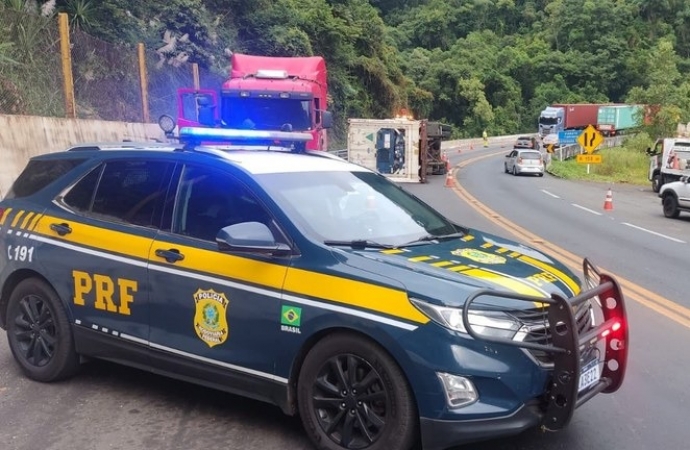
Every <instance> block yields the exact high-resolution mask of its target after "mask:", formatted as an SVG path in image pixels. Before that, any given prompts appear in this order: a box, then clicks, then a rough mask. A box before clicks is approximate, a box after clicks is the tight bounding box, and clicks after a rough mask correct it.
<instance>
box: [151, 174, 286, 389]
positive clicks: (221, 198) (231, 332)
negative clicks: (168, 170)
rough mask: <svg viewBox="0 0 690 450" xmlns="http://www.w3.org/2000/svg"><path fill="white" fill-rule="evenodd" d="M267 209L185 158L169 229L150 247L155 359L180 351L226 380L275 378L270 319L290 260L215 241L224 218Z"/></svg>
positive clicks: (237, 219) (232, 182)
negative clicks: (229, 248) (229, 249)
mask: <svg viewBox="0 0 690 450" xmlns="http://www.w3.org/2000/svg"><path fill="white" fill-rule="evenodd" d="M269 217H270V216H269V214H268V213H267V211H266V210H265V208H263V206H262V205H261V204H260V203H259V202H258V201H257V199H256V196H254V195H253V194H252V192H250V190H249V189H248V188H247V187H246V186H245V185H243V184H242V183H240V182H238V181H237V180H236V179H235V178H234V177H232V176H231V175H230V174H228V173H226V172H220V171H216V170H214V169H206V168H204V167H201V166H189V165H188V166H185V168H184V169H183V171H182V174H181V177H180V182H179V187H178V189H177V195H176V200H175V204H174V217H172V221H171V222H172V223H171V226H170V229H169V230H165V229H164V230H161V232H160V234H159V235H158V236H157V238H156V239H155V241H154V243H153V246H152V247H151V251H150V265H149V276H150V280H151V288H152V297H151V346H152V348H153V350H154V353H153V355H154V364H155V363H156V357H157V358H158V362H159V363H160V364H165V362H163V361H168V360H169V359H170V358H179V359H180V360H186V361H187V364H185V366H187V367H189V370H197V369H199V368H204V369H205V370H204V371H202V372H204V373H206V375H207V376H211V375H210V373H211V372H214V371H220V373H222V374H227V375H228V380H226V382H227V381H230V380H231V379H233V378H235V377H236V376H239V377H242V376H243V375H249V374H251V376H258V377H262V378H268V379H270V378H272V374H273V371H274V368H273V365H274V358H275V355H274V353H275V352H276V351H277V349H276V347H277V346H276V342H275V333H271V332H268V330H267V328H269V329H270V327H269V326H267V323H268V322H270V319H271V318H272V314H273V312H274V311H275V310H276V308H278V306H277V305H278V302H279V293H280V289H281V288H282V284H283V280H284V279H285V273H286V270H287V266H286V265H280V264H277V263H274V262H271V261H269V259H268V258H267V257H262V256H256V255H242V254H230V253H224V252H221V251H219V249H218V244H217V243H216V241H215V238H216V235H217V233H218V231H220V229H221V228H223V227H225V226H228V225H232V224H235V223H241V222H247V221H259V222H264V223H266V222H269V221H270V219H269ZM180 366H181V365H180V364H176V365H175V371H176V372H177V373H180V370H181V369H180ZM171 367H172V366H171ZM228 369H230V370H228ZM204 373H198V372H195V373H194V375H195V376H204ZM212 380H213V381H214V382H220V380H219V379H218V377H214V378H212Z"/></svg>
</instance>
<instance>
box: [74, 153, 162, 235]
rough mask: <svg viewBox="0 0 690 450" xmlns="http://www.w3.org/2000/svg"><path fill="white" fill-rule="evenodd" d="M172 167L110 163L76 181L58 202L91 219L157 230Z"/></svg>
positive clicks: (154, 164) (142, 161) (141, 163)
mask: <svg viewBox="0 0 690 450" xmlns="http://www.w3.org/2000/svg"><path fill="white" fill-rule="evenodd" d="M173 166H174V164H173V163H170V162H165V161H146V160H139V161H112V162H108V163H106V164H104V165H101V166H99V167H97V168H96V169H94V170H92V171H91V172H89V173H88V174H87V175H86V176H84V177H83V178H82V179H81V180H79V181H78V182H77V183H76V184H75V185H74V186H73V187H72V188H71V189H70V190H69V192H68V193H67V194H66V195H65V196H64V198H63V200H62V202H63V203H64V204H65V205H67V206H69V207H70V208H71V209H73V210H75V211H77V212H79V213H82V214H84V215H87V216H90V217H92V218H95V219H100V220H107V221H115V222H124V223H129V224H132V225H140V226H146V227H151V226H153V227H157V226H158V225H159V223H160V215H161V211H162V205H163V201H164V199H165V195H166V193H167V190H168V185H169V182H170V174H171V172H172V169H173Z"/></svg>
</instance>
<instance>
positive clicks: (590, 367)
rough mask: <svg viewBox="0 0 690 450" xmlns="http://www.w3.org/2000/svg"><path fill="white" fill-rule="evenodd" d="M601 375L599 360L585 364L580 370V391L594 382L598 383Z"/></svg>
mask: <svg viewBox="0 0 690 450" xmlns="http://www.w3.org/2000/svg"><path fill="white" fill-rule="evenodd" d="M600 376H601V375H600V373H599V361H597V360H596V359H595V360H593V361H590V362H589V363H588V364H587V365H585V366H583V367H582V369H581V370H580V387H579V388H578V392H582V391H584V390H586V389H587V388H589V387H591V386H592V385H593V384H596V383H597V382H598V381H599V377H600Z"/></svg>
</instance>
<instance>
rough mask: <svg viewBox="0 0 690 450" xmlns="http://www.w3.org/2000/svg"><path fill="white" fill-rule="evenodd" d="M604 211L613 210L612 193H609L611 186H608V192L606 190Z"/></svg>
mask: <svg viewBox="0 0 690 450" xmlns="http://www.w3.org/2000/svg"><path fill="white" fill-rule="evenodd" d="M604 211H613V194H612V193H611V188H609V190H608V192H606V199H605V200H604Z"/></svg>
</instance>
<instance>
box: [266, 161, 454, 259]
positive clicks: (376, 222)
mask: <svg viewBox="0 0 690 450" xmlns="http://www.w3.org/2000/svg"><path fill="white" fill-rule="evenodd" d="M257 178H258V180H259V182H260V183H261V184H262V186H264V188H265V189H266V190H267V191H268V193H269V194H270V195H271V197H272V198H273V199H274V200H275V201H276V203H278V205H279V206H280V207H281V208H282V209H283V211H284V212H285V213H286V214H287V215H288V216H289V218H290V219H291V220H292V221H293V222H294V223H295V224H296V225H297V226H298V227H299V228H300V229H301V230H302V232H304V233H305V234H306V235H308V236H310V237H312V238H314V239H316V240H319V241H322V242H328V241H343V242H347V241H357V240H359V241H368V242H375V243H377V244H381V245H390V246H399V245H404V244H406V243H410V242H414V241H416V240H419V239H422V240H425V241H428V240H430V239H433V237H434V236H439V237H440V236H444V235H452V234H454V233H457V232H458V231H459V228H458V227H456V226H455V225H453V224H452V223H451V222H450V221H448V219H446V218H445V217H443V216H442V215H441V214H440V213H438V212H436V211H435V210H434V209H432V208H431V207H429V206H428V205H426V204H425V203H423V202H422V201H421V200H419V199H417V198H416V197H414V196H413V195H411V194H409V193H407V192H406V191H404V190H403V189H402V188H400V187H398V186H397V185H396V184H394V183H392V182H391V181H389V180H388V179H386V178H385V177H383V176H381V175H378V174H375V173H370V172H348V171H335V172H293V173H277V174H265V175H260V176H259V177H257Z"/></svg>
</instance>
